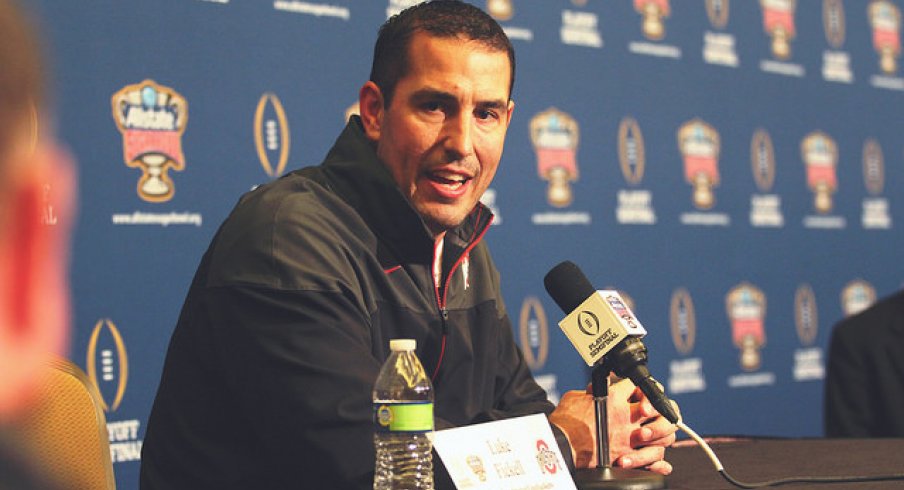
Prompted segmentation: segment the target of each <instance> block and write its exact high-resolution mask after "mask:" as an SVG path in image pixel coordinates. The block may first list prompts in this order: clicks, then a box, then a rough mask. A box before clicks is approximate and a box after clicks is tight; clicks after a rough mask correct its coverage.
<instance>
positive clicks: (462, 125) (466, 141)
mask: <svg viewBox="0 0 904 490" xmlns="http://www.w3.org/2000/svg"><path fill="white" fill-rule="evenodd" d="M473 129H474V123H473V121H472V119H471V117H470V115H469V114H465V113H462V114H459V115H457V116H456V117H452V118H448V119H447V120H446V125H445V128H444V132H445V135H444V136H445V142H444V146H445V148H446V151H448V152H450V153H453V154H454V155H455V158H456V159H460V158H463V157H466V156H469V155H470V154H471V153H472V152H473V151H474V147H473V141H472V137H471V132H472V131H473Z"/></svg>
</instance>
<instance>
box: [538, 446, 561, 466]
mask: <svg viewBox="0 0 904 490" xmlns="http://www.w3.org/2000/svg"><path fill="white" fill-rule="evenodd" d="M537 464H538V465H540V472H541V473H543V474H544V475H547V474H549V475H555V474H556V472H558V471H559V458H558V457H556V453H555V452H554V451H553V450H552V449H549V443H547V442H546V441H544V440H543V439H538V440H537Z"/></svg>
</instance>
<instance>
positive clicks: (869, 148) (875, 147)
mask: <svg viewBox="0 0 904 490" xmlns="http://www.w3.org/2000/svg"><path fill="white" fill-rule="evenodd" d="M863 183H864V184H865V185H866V190H867V192H869V194H870V196H869V197H866V198H864V199H863V214H862V215H861V221H862V224H863V227H864V228H877V229H888V228H891V215H890V214H889V211H888V209H889V206H888V200H886V199H885V198H884V197H882V196H881V194H882V191H883V189H884V188H885V158H884V157H883V156H882V147H881V146H879V142H878V141H876V140H875V139H873V138H869V139H867V140H866V141H865V142H864V143H863Z"/></svg>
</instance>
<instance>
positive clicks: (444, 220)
mask: <svg viewBox="0 0 904 490" xmlns="http://www.w3.org/2000/svg"><path fill="white" fill-rule="evenodd" d="M436 211H437V210H435V209H419V210H418V213H419V214H420V215H421V219H423V220H424V224H426V225H427V229H428V230H430V232H431V233H433V235H434V236H436V235H439V234H440V233H444V232H446V231H449V230H451V229H453V228H456V227H457V226H458V225H460V224H461V223H462V222H463V221H464V220H465V218H466V217H467V216H468V213H465V212H455V213H451V212H448V210H444V211H445V212H436Z"/></svg>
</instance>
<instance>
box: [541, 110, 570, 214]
mask: <svg viewBox="0 0 904 490" xmlns="http://www.w3.org/2000/svg"><path fill="white" fill-rule="evenodd" d="M579 137H580V130H579V128H578V123H577V122H576V121H575V120H574V118H573V117H571V116H570V115H568V114H566V113H564V112H562V111H560V110H558V109H556V108H554V107H552V108H549V109H547V110H545V111H543V112H541V113H539V114H537V115H536V116H534V117H533V118H532V119H531V120H530V140H531V143H532V144H533V146H534V151H535V152H536V154H537V173H538V174H539V175H540V178H541V179H543V180H547V181H549V187H548V188H547V191H546V200H547V201H548V202H549V204H550V205H551V206H555V207H557V208H563V207H565V206H568V205H569V204H571V201H572V200H573V199H574V196H573V194H572V191H571V182H574V181H576V180H578V164H577V148H578V139H579Z"/></svg>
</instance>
